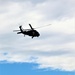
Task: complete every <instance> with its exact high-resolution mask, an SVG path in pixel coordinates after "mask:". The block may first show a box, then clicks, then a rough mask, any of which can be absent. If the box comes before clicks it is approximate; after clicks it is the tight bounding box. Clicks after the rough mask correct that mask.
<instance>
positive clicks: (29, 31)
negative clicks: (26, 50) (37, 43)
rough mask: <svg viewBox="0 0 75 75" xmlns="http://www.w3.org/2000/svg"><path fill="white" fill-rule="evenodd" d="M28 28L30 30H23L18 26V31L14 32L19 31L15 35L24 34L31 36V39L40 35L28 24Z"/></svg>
mask: <svg viewBox="0 0 75 75" xmlns="http://www.w3.org/2000/svg"><path fill="white" fill-rule="evenodd" d="M29 26H30V28H31V29H23V28H22V26H19V28H20V30H14V31H19V32H17V34H24V36H25V35H28V36H31V37H32V38H33V37H39V36H40V34H39V32H38V31H36V30H35V29H34V28H33V27H32V26H31V24H29Z"/></svg>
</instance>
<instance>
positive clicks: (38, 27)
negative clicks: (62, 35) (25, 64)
mask: <svg viewBox="0 0 75 75" xmlns="http://www.w3.org/2000/svg"><path fill="white" fill-rule="evenodd" d="M50 25H51V24H48V25H44V26H40V27H36V28H34V29H38V28H43V27H46V26H50Z"/></svg>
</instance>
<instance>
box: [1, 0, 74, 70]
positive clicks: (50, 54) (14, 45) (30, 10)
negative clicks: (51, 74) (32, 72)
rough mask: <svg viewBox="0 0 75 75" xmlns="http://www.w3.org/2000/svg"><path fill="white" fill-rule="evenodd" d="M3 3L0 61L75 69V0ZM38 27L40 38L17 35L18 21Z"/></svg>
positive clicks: (24, 25)
mask: <svg viewBox="0 0 75 75" xmlns="http://www.w3.org/2000/svg"><path fill="white" fill-rule="evenodd" d="M2 4H3V5H0V8H1V9H0V16H1V17H0V20H1V22H0V62H1V61H7V62H9V63H12V62H32V63H37V64H39V66H38V68H52V69H59V70H65V71H75V64H74V63H75V61H74V59H75V46H74V45H75V27H74V20H75V15H74V13H75V10H74V7H75V5H74V0H69V1H68V0H66V1H65V0H61V1H59V0H57V1H55V0H53V1H51V0H46V1H42V2H36V4H35V1H34V0H33V2H31V1H23V0H21V2H20V1H16V2H15V0H14V1H12V0H11V1H9V0H8V1H7V2H4V1H2ZM28 23H31V24H32V26H33V27H34V28H35V27H38V26H43V25H47V24H49V23H51V24H52V25H51V26H49V27H43V28H41V29H37V30H38V31H39V32H40V35H41V36H40V37H39V38H34V39H31V37H29V36H25V37H23V35H17V34H16V33H13V30H15V29H19V28H18V26H19V25H18V24H23V28H28V26H27V25H28Z"/></svg>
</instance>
